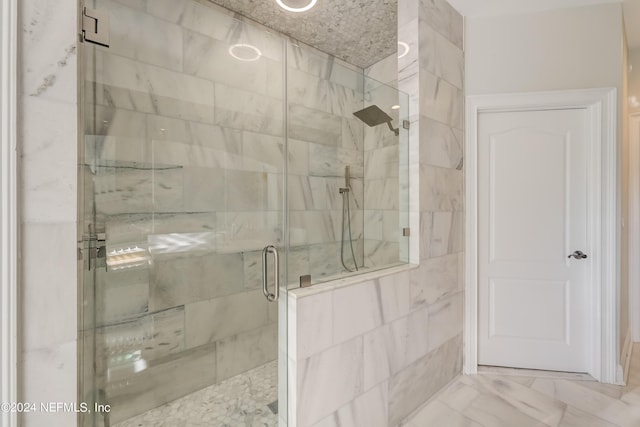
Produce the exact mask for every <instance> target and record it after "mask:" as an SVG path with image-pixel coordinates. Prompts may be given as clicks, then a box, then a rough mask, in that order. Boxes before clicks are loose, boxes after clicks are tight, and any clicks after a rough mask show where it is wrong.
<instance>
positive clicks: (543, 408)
mask: <svg viewBox="0 0 640 427" xmlns="http://www.w3.org/2000/svg"><path fill="white" fill-rule="evenodd" d="M639 374H640V344H635V348H634V356H633V357H632V360H631V367H630V374H629V381H628V383H627V385H626V386H616V385H611V384H601V383H598V382H596V381H595V380H593V378H591V377H590V376H588V375H586V374H575V373H561V372H545V371H532V370H526V369H505V368H496V367H481V369H479V374H478V375H469V376H460V377H458V378H456V379H455V380H454V381H453V382H452V383H451V384H450V385H449V386H447V387H445V388H444V389H443V390H441V391H440V392H439V393H438V394H436V395H435V396H433V397H432V398H431V400H430V401H429V402H427V403H426V404H425V405H423V406H422V407H421V408H419V409H417V410H416V411H414V412H413V414H412V415H411V416H409V417H408V418H406V419H405V420H403V422H402V423H401V425H402V426H403V427H431V426H447V427H448V426H485V427H494V426H495V427H499V426H504V427H514V426H518V427H520V426H536V427H545V426H548V427H578V426H579V427H627V426H628V427H638V426H640V383H638V382H636V381H635V378H638V377H640V375H639Z"/></svg>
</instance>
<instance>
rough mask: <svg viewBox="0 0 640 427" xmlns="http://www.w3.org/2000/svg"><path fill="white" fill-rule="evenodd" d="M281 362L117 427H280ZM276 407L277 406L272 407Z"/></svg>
mask: <svg viewBox="0 0 640 427" xmlns="http://www.w3.org/2000/svg"><path fill="white" fill-rule="evenodd" d="M277 398H278V364H277V361H273V362H270V363H268V364H266V365H263V366H260V367H258V368H255V369H253V370H251V371H248V372H245V373H244V374H240V375H237V376H235V377H233V378H229V379H228V380H225V381H222V382H221V383H220V384H215V385H212V386H210V387H207V388H205V389H202V390H200V391H197V392H195V393H191V394H189V395H187V396H184V397H182V398H180V399H177V400H174V401H173V402H170V403H167V404H165V405H163V406H160V407H158V408H154V409H152V410H150V411H148V412H145V413H143V414H140V415H137V416H135V417H133V418H129V419H128V420H126V421H122V422H120V423H118V424H115V425H114V427H164V426H167V427H168V426H171V427H174V426H185V427H238V426H247V427H276V426H277V425H278V416H277V415H276V414H274V413H273V412H272V411H271V409H269V405H270V404H272V403H274V402H275V401H276V399H277ZM272 406H273V405H272Z"/></svg>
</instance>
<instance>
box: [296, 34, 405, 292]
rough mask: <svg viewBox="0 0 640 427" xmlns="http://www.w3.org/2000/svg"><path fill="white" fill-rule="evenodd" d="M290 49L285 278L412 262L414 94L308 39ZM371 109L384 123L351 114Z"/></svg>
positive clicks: (326, 276) (317, 278) (325, 276)
mask: <svg viewBox="0 0 640 427" xmlns="http://www.w3.org/2000/svg"><path fill="white" fill-rule="evenodd" d="M287 53H288V58H287V64H288V67H287V103H288V113H289V115H288V137H289V170H288V197H289V203H288V206H289V225H290V230H289V231H290V245H291V250H290V258H289V282H290V283H291V284H292V286H296V285H297V283H298V280H299V276H301V275H306V274H310V275H311V283H312V284H315V283H320V282H324V281H328V280H332V279H335V278H338V277H344V276H348V275H355V274H358V273H361V272H364V271H371V270H375V269H381V268H386V267H389V266H393V265H397V264H401V263H407V262H408V259H409V252H408V251H409V238H408V237H405V236H403V232H402V229H403V228H404V227H408V222H409V220H408V209H409V205H408V202H409V200H408V141H409V131H408V129H405V128H404V127H403V121H404V120H407V119H408V96H407V95H406V94H403V93H401V92H400V91H398V90H397V89H396V88H394V87H392V86H390V85H386V84H383V83H381V82H378V81H376V80H374V79H372V78H369V77H365V75H364V70H363V69H362V68H358V67H355V66H353V65H350V64H347V63H345V62H343V61H340V60H338V59H336V58H334V57H332V56H330V55H327V54H324V53H322V52H320V51H318V50H317V49H314V48H312V47H309V46H306V45H304V44H302V43H295V42H290V43H289V44H288V48H287ZM385 61H386V62H387V63H389V64H392V65H393V66H394V67H395V63H396V59H395V55H394V56H393V57H390V58H388V59H387V60H385ZM391 71H392V72H391V73H388V74H390V75H391V76H392V78H393V79H394V80H395V79H397V72H396V71H395V68H394V69H393V70H391ZM370 106H377V107H379V109H380V110H381V111H379V112H378V114H382V116H378V118H377V120H378V121H376V117H373V116H371V117H369V116H367V115H366V114H367V113H365V115H364V116H362V115H360V117H361V118H358V116H357V115H356V114H354V113H358V112H362V111H363V110H364V109H365V108H366V107H370ZM385 115H387V117H388V119H389V120H390V121H389V123H390V125H387V121H384V120H383V121H382V122H380V117H382V118H383V119H384V118H385ZM369 118H371V119H372V120H373V121H369V122H367V121H368V119H369ZM370 125H371V126H370ZM389 126H391V127H392V128H390V127H389ZM396 130H397V131H396ZM396 133H397V134H396Z"/></svg>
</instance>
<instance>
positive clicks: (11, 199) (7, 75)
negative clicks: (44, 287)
mask: <svg viewBox="0 0 640 427" xmlns="http://www.w3.org/2000/svg"><path fill="white" fill-rule="evenodd" d="M0 29H1V30H0V146H1V148H0V159H1V161H0V191H1V193H0V194H1V195H0V200H1V202H0V226H1V229H0V230H1V231H0V260H1V261H0V262H1V264H0V378H1V379H2V382H1V384H0V402H7V403H10V402H18V268H19V264H18V254H19V252H18V251H19V243H18V235H19V231H18V230H19V221H18V200H19V198H18V188H19V187H18V179H19V174H18V155H17V145H18V142H17V141H18V136H17V135H18V130H17V128H18V90H17V88H18V0H4V1H3V2H2V5H1V6H0ZM17 417H18V414H17V413H16V412H15V411H0V425H3V426H7V427H16V426H17V425H18V418H17Z"/></svg>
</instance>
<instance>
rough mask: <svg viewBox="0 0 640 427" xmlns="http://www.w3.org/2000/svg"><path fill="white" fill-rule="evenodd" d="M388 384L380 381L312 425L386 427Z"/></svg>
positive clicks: (325, 426)
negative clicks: (377, 384)
mask: <svg viewBox="0 0 640 427" xmlns="http://www.w3.org/2000/svg"><path fill="white" fill-rule="evenodd" d="M388 407H389V402H388V385H387V383H382V384H380V385H379V386H377V387H374V388H372V389H371V390H369V391H367V392H366V393H363V394H362V395H360V396H358V397H357V398H355V399H354V400H353V401H351V402H350V403H348V404H347V405H344V406H343V407H341V408H340V409H338V410H337V411H336V412H334V413H333V414H331V415H330V416H328V417H327V418H325V419H323V420H322V421H320V422H318V423H316V424H314V425H313V427H343V426H367V427H388V424H387V418H388V414H387V411H388Z"/></svg>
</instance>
